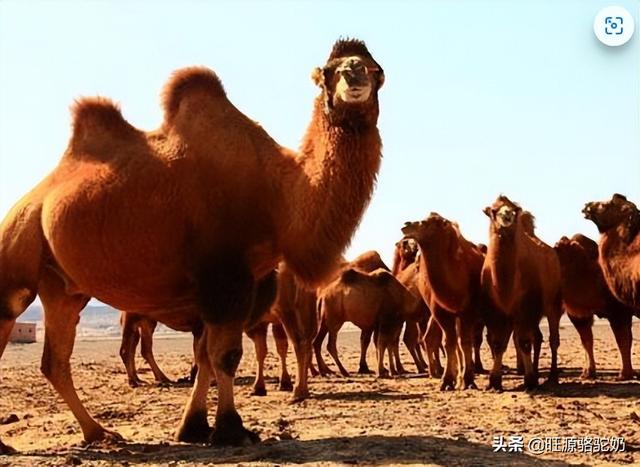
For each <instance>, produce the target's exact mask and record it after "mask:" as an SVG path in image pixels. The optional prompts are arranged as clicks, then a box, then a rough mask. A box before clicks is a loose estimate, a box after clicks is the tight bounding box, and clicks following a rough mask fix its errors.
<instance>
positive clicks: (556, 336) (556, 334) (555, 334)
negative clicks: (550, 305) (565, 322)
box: [533, 310, 562, 383]
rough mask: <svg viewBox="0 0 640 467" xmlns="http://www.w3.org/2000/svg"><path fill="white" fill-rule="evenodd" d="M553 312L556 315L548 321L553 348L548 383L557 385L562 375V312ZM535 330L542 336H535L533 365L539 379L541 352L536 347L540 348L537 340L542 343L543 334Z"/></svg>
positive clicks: (551, 316)
mask: <svg viewBox="0 0 640 467" xmlns="http://www.w3.org/2000/svg"><path fill="white" fill-rule="evenodd" d="M553 311H554V312H555V313H552V314H550V315H549V316H548V318H547V321H548V323H549V346H550V347H551V368H550V369H549V377H548V378H547V382H549V383H557V382H558V377H559V375H560V370H559V369H558V347H560V317H561V316H562V312H561V311H560V312H557V310H553ZM534 329H535V330H537V331H538V333H539V334H540V336H536V335H534V345H535V347H534V361H533V364H534V371H535V372H536V377H537V373H538V359H539V355H540V351H539V350H537V349H536V347H538V343H537V339H540V341H542V337H541V336H542V333H541V332H540V328H539V327H535V328H534ZM536 350H537V352H536ZM536 353H537V355H536Z"/></svg>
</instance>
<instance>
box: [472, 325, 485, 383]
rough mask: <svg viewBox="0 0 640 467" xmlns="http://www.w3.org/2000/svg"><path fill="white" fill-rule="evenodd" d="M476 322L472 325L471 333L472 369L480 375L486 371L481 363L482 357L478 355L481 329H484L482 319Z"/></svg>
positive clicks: (480, 343) (480, 345)
mask: <svg viewBox="0 0 640 467" xmlns="http://www.w3.org/2000/svg"><path fill="white" fill-rule="evenodd" d="M477 321H478V322H477V323H476V324H475V326H474V333H473V334H474V335H473V370H474V372H475V373H476V374H479V375H482V374H485V373H486V372H487V371H486V370H485V369H484V366H483V365H482V358H481V356H480V348H481V347H482V331H483V330H484V323H483V322H482V320H480V319H479V320H477Z"/></svg>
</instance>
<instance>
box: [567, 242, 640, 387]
mask: <svg viewBox="0 0 640 467" xmlns="http://www.w3.org/2000/svg"><path fill="white" fill-rule="evenodd" d="M554 249H555V250H556V253H557V254H558V258H559V259H560V269H561V271H562V301H563V304H564V309H565V310H566V312H567V315H568V316H569V319H570V320H571V322H572V323H573V325H574V326H575V328H576V330H577V331H578V334H580V340H581V341H582V346H583V347H584V350H585V367H584V370H583V371H582V377H583V378H595V377H596V361H595V358H594V356H593V333H592V331H591V327H592V326H593V315H596V316H598V317H600V318H606V319H607V320H608V321H609V325H610V326H611V330H612V331H613V335H614V337H615V339H616V342H617V344H618V350H619V352H620V359H621V361H622V368H621V370H620V373H619V375H618V379H619V380H629V379H632V378H633V367H632V365H631V343H632V339H633V337H632V334H631V318H632V315H633V309H632V308H629V307H627V306H625V305H624V304H622V303H621V302H620V301H619V300H618V299H616V298H615V297H614V296H613V294H612V293H611V291H610V290H609V288H608V286H607V283H606V282H605V280H604V275H603V274H602V269H601V268H600V265H599V264H598V244H597V243H596V242H594V241H593V240H591V239H590V238H588V237H585V236H584V235H581V234H576V235H574V236H573V237H572V238H571V239H569V238H567V237H562V238H561V239H560V240H559V241H558V242H557V243H556V245H555V247H554Z"/></svg>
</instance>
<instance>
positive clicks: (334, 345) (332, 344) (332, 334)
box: [327, 329, 349, 378]
mask: <svg viewBox="0 0 640 467" xmlns="http://www.w3.org/2000/svg"><path fill="white" fill-rule="evenodd" d="M338 331H339V329H336V330H333V329H331V330H329V342H328V343H327V350H328V351H329V355H331V357H332V358H333V361H334V362H335V363H336V366H337V367H338V369H339V370H340V374H341V375H342V376H344V377H345V378H346V377H349V372H348V371H347V369H346V368H345V367H344V366H342V362H341V361H340V357H338Z"/></svg>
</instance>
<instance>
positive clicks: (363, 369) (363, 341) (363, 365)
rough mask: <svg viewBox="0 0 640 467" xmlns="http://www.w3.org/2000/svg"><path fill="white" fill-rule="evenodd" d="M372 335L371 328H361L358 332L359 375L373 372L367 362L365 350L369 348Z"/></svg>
mask: <svg viewBox="0 0 640 467" xmlns="http://www.w3.org/2000/svg"><path fill="white" fill-rule="evenodd" d="M372 335H373V329H363V330H362V332H361V333H360V366H359V368H358V373H359V374H361V375H370V374H371V373H373V371H371V370H370V369H369V365H368V364H367V350H368V349H369V344H370V343H371V336H372Z"/></svg>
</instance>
